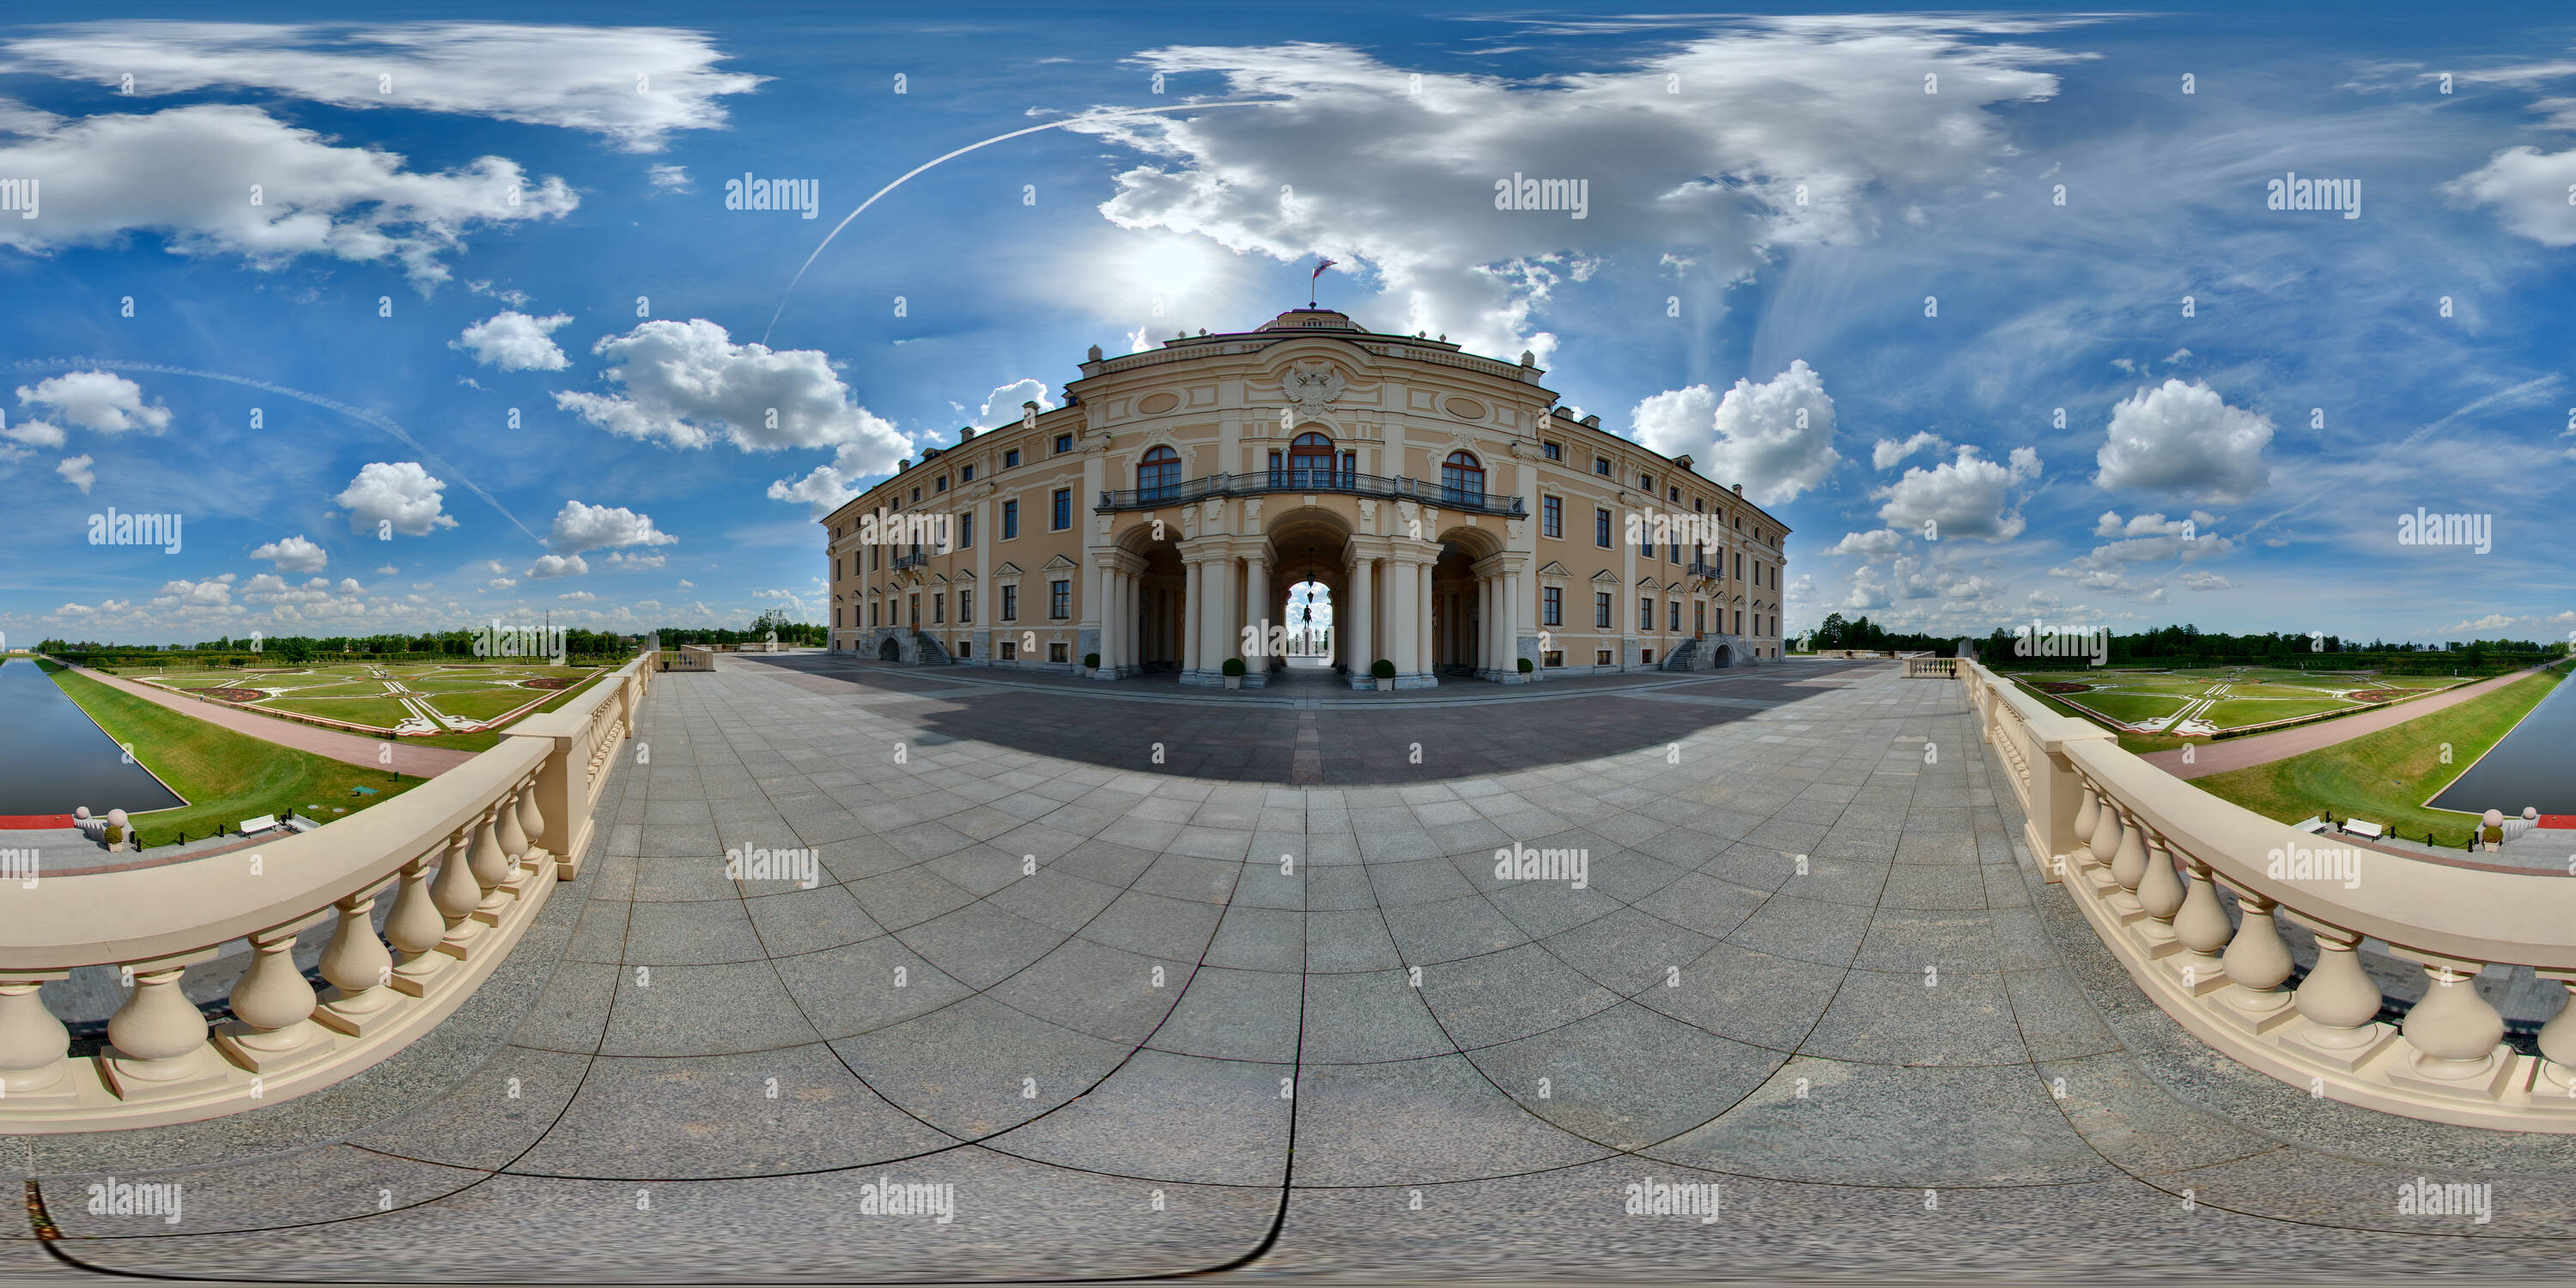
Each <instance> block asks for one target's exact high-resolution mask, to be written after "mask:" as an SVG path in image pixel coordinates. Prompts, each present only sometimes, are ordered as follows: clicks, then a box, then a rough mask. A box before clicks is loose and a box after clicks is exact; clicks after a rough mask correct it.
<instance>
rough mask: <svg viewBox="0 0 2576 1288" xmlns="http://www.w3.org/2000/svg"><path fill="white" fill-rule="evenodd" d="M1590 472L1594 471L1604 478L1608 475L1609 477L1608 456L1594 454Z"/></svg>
mask: <svg viewBox="0 0 2576 1288" xmlns="http://www.w3.org/2000/svg"><path fill="white" fill-rule="evenodd" d="M1592 472H1593V473H1595V474H1598V475H1600V476H1601V477H1603V478H1605V479H1606V478H1608V477H1610V458H1609V457H1607V456H1595V457H1593V458H1592Z"/></svg>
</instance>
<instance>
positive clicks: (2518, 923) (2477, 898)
mask: <svg viewBox="0 0 2576 1288" xmlns="http://www.w3.org/2000/svg"><path fill="white" fill-rule="evenodd" d="M1959 671H1960V675H1961V682H1962V683H1963V684H1964V685H1965V686H1966V688H1967V691H1968V695H1969V698H1970V701H1971V703H1972V704H1973V706H1974V708H1975V710H1976V713H1977V716H1978V718H1979V722H1980V724H1981V725H1982V726H1983V729H1984V736H1985V739H1986V741H1987V742H1988V743H1990V744H1992V745H1993V746H1994V747H1995V749H1996V753H1997V757H1998V759H2000V760H2001V761H2002V769H2003V771H2004V772H2003V773H2002V775H2001V776H2002V777H2003V778H2004V779H2005V780H2006V781H2007V782H2008V783H2009V784H2010V785H2011V787H2012V789H2013V792H2014V794H2015V795H2016V796H2017V797H2018V798H2019V800H2020V802H2021V804H2022V807H2023V809H2024V811H2025V812H2026V813H2027V814H2028V816H2029V824H2028V826H2027V830H2026V832H2025V840H2026V841H2027V843H2028V845H2029V848H2030V852H2031V854H2032V855H2033V856H2034V857H2035V858H2036V860H2037V862H2038V863H2039V864H2040V865H2041V867H2042V869H2043V874H2044V875H2045V876H2046V878H2047V879H2048V880H2049V881H2051V882H2055V883H2057V884H2058V885H2059V886H2060V887H2061V888H2063V889H2065V890H2066V891H2067V892H2068V894H2069V896H2070V897H2071V898H2073V899H2074V901H2075V904H2076V906H2077V907H2078V908H2080V909H2081V910H2082V911H2083V913H2084V915H2085V917H2086V918H2087V919H2088V920H2090V921H2091V922H2092V923H2093V928H2094V929H2095V931H2096V932H2098V933H2099V934H2100V935H2101V937H2102V942H2103V943H2104V944H2105V945H2106V946H2108V947H2109V948H2110V950H2111V952H2112V953H2113V955H2115V956H2116V957H2118V958H2119V960H2120V963H2121V964H2122V965H2123V966H2124V967H2126V968H2127V970H2128V971H2129V974H2130V977H2131V978H2132V979H2134V980H2135V981H2136V982H2137V985H2138V987H2139V988H2140V989H2142V990H2143V991H2145V992H2146V994H2147V995H2148V996H2149V997H2150V998H2152V999H2154V1001H2155V1002H2156V1004H2157V1005H2158V1006H2160V1007H2162V1008H2163V1010H2164V1011H2165V1013H2166V1014H2167V1015H2170V1016H2172V1017H2173V1018H2174V1019H2175V1020H2176V1021H2177V1022H2179V1023H2180V1024H2181V1025H2182V1026H2183V1027H2184V1028H2186V1029H2189V1030H2190V1031H2191V1032H2192V1033H2193V1035H2195V1036H2196V1037H2198V1038H2199V1039H2200V1040H2201V1041H2202V1042H2204V1043H2207V1044H2208V1045H2209V1046H2210V1047H2212V1048H2214V1049H2216V1050H2217V1051H2219V1052H2221V1053H2222V1054H2225V1055H2226V1056H2228V1057H2229V1058H2231V1059H2234V1060H2236V1061H2238V1062H2240V1063H2243V1064H2245V1065H2248V1066H2251V1067H2252V1068H2255V1069H2258V1070H2261V1071H2262V1072H2264V1073H2266V1074H2269V1075H2271V1076H2273V1077H2276V1078H2279V1079H2281V1080H2282V1081H2284V1082H2287V1083H2290V1084H2291V1085H2293V1086H2296V1087H2298V1088H2300V1089H2302V1090H2306V1091H2308V1092H2310V1093H2311V1094H2316V1095H2322V1096H2327V1097H2331V1098H2333V1099H2336V1100H2341V1101H2344V1102H2347V1103H2350V1104H2355V1105H2362V1106H2365V1107H2368V1108H2372V1109H2378V1110H2382V1111H2384V1112H2387V1113H2393V1114H2402V1115H2405V1116H2407V1117H2410V1118H2422V1119H2428V1120H2432V1121H2436V1122H2446V1123H2455V1124H2460V1125H2463V1126H2472V1127H2491V1128H2506V1129H2511V1130H2518V1131H2543V1132H2576V1008H2562V1009H2561V1010H2560V1011H2559V1012H2558V1014H2557V1015H2556V1016H2555V1017H2554V1018H2552V1019H2551V1020H2550V1021H2549V1022H2548V1023H2547V1024H2546V1025H2544V1026H2543V1027H2542V1028H2541V1030H2540V1034H2539V1044H2538V1045H2539V1049H2540V1054H2539V1055H2537V1056H2533V1055H2525V1054H2521V1053H2519V1052H2516V1051H2515V1050H2513V1049H2512V1048H2511V1047H2509V1046H2507V1045H2505V1043H2504V1042H2503V1038H2504V1033H2505V1025H2504V1018H2503V1016H2501V1015H2500V1014H2498V1013H2497V1011H2496V1009H2495V1008H2494V1007H2493V1006H2491V1005H2489V1004H2488V1003H2487V1002H2486V1000H2485V999H2484V998H2482V997H2480V996H2479V995H2478V992H2477V989H2476V987H2475V986H2474V984H2473V981H2474V980H2475V979H2476V978H2477V977H2478V976H2479V975H2481V974H2484V973H2486V972H2488V971H2491V970H2502V969H2504V968H2506V967H2509V966H2515V965H2523V966H2529V967H2531V968H2532V969H2533V970H2534V972H2535V973H2536V974H2537V975H2538V976H2539V977H2540V978H2542V979H2545V980H2551V981H2554V982H2556V983H2559V984H2561V985H2563V986H2566V987H2568V988H2570V989H2576V881H2571V880H2569V879H2568V878H2566V877H2563V876H2559V875H2557V874H2555V873H2524V872H2492V871H2480V870H2476V869H2470V868H2459V867H2450V866H2445V865H2440V864H2433V863H2425V862H2421V861H2418V860H2414V859H2410V858H2406V857H2403V856H2400V855H2396V854H2389V853H2383V852H2381V851H2377V850H2369V849H2363V848H2360V847H2357V846H2338V845H2336V844H2334V842H2333V838H2331V837H2326V836H2313V835H2310V834H2307V833H2304V832H2301V831H2299V830H2297V829H2295V828H2292V827H2290V826H2289V825H2287V824H2283V823H2276V822H2273V821H2272V820H2270V819H2267V818H2264V817H2262V816H2261V815H2259V814H2256V813H2254V812H2252V811H2250V810H2247V809H2244V808H2242V807H2239V806H2237V805H2234V804H2231V803H2229V802H2227V801H2224V800H2221V799H2219V798H2217V797H2215V796H2212V795H2210V794H2208V793H2206V792H2203V791H2201V790H2200V789H2198V788H2196V787H2193V786H2192V785H2191V784H2189V783H2187V782H2184V781H2182V780H2180V779H2177V778H2174V777H2172V776H2171V775H2169V774H2166V773H2164V772H2163V771H2162V770H2159V769H2157V768H2156V767H2155V766H2153V765H2150V764H2148V763H2147V762H2145V761H2143V760H2141V759H2139V758H2138V757H2136V756H2134V755H2131V754H2129V753H2128V752H2125V751H2122V750H2121V749H2120V746H2119V743H2118V740H2117V739H2116V738H2114V737H2113V736H2112V735H2111V734H2110V733H2109V732H2107V731H2105V730H2102V729H2100V728H2097V727H2095V726H2093V725H2091V724H2088V723H2086V722H2084V721H2082V720H2078V719H2074V718H2072V717H2067V716H2060V715H2057V714H2056V713H2054V712H2051V711H2050V710H2048V709H2047V708H2046V707H2045V706H2044V705H2042V704H2041V703H2039V702H2038V701H2036V700H2034V699H2033V698H2032V697H2031V696H2030V695H2028V694H2027V693H2024V692H2022V691H2021V690H2020V689H2018V688H2017V687H2015V686H2014V685H2013V684H2012V683H2011V682H2010V681H2007V680H2002V679H1999V678H1997V677H1996V676H1995V674H1994V673H1993V672H1991V671H1989V670H1987V669H1986V668H1985V667H1983V666H1980V665H1977V664H1976V663H1974V662H1965V663H1962V664H1961V665H1960V667H1959ZM2221 887H2224V888H2225V889H2227V890H2228V891H2231V892H2233V893H2234V895H2235V896H2236V904H2237V908H2238V913H2239V915H2238V916H2236V917H2234V918H2231V917H2230V916H2229V914H2228V911H2227V908H2226V905H2225V902H2224V901H2222V900H2221V899H2220V898H2219V890H2220V888H2221ZM2275 912H2278V913H2279V914H2281V916H2283V917H2286V918H2287V920H2288V921H2290V922H2291V923H2292V924H2293V925H2294V926H2295V927H2297V928H2299V929H2301V930H2304V931H2305V932H2307V933H2309V934H2312V935H2313V936H2314V937H2315V940H2316V947H2317V963H2316V965H2315V967H2314V968H2313V969H2311V970H2310V971H2309V972H2308V973H2307V975H2306V976H2305V977H2304V978H2303V979H2301V980H2300V981H2299V982H2298V984H2297V986H2296V987H2295V988H2285V987H2284V985H2285V984H2286V983H2288V981H2289V979H2290V976H2291V975H2292V973H2293V970H2294V967H2293V961H2292V957H2291V953H2290V948H2289V945H2288V943H2287V942H2286V941H2285V940H2284V939H2283V938H2282V935H2281V927H2280V924H2279V922H2278V921H2277V920H2276V919H2275V916H2274V914H2275ZM2365 939H2368V940H2375V941H2377V942H2378V943H2379V944H2384V945H2386V951H2387V952H2388V953H2389V954H2391V955H2393V956H2394V957H2396V958H2398V959H2400V960H2403V961H2407V962H2412V963H2415V964H2416V965H2417V966H2420V967H2421V968H2422V969H2423V971H2424V973H2425V976H2426V988H2425V992H2424V995H2423V998H2422V999H2421V1000H2420V1001H2417V1002H2416V1003H2414V1005H2413V1006H2411V1007H2410V1008H2408V1009H2407V1010H2406V1013H2405V1015H2404V1016H2403V1018H2402V1020H2401V1022H2400V1023H2397V1024H2395V1025H2391V1024H2388V1023H2385V1022H2382V1021H2381V1020H2380V1019H2379V1018H2378V1017H2379V1015H2380V1013H2381V1009H2382V1007H2383V1005H2384V1004H2385V999H2384V998H2383V997H2382V995H2381V993H2380V990H2379V987H2378V985H2377V984H2375V983H2373V982H2372V980H2371V978H2370V977H2369V975H2368V973H2367V972H2365V971H2364V970H2363V969H2362V966H2361V962H2360V958H2359V953H2358V951H2357V950H2358V949H2359V948H2360V947H2361V946H2362V943H2363V941H2364V940H2365Z"/></svg>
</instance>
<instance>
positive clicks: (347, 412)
mask: <svg viewBox="0 0 2576 1288" xmlns="http://www.w3.org/2000/svg"><path fill="white" fill-rule="evenodd" d="M90 367H104V368H107V369H110V370H115V371H150V372H155V373H158V374H160V375H165V376H196V377H199V378H201V379H205V380H221V381H224V382H226V383H228V384H236V385H245V386H248V387H250V388H252V389H264V390H267V391H268V392H270V393H273V394H283V395H285V396H286V397H288V398H294V399H299V400H301V401H304V402H309V403H311V404H313V405H314V406H316V407H320V408H323V409H325V410H327V411H336V412H338V413H340V414H341V415H343V416H346V417H348V418H349V419H351V420H355V421H360V422H363V423H365V424H368V425H372V426H374V427H376V428H377V429H380V430H383V431H384V432H385V433H386V434H388V435H391V436H392V437H393V438H395V439H396V440H398V441H400V442H401V443H402V445H403V446H405V447H408V448H410V449H411V450H413V451H415V452H418V453H420V455H422V456H423V457H426V458H427V459H428V460H429V463H430V464H432V465H435V466H437V467H438V468H439V471H440V472H441V473H442V474H452V475H455V476H456V481H457V482H459V483H462V484H464V485H465V490H466V491H469V492H472V493H473V494H474V495H476V496H479V497H481V498H483V500H484V503H485V504H487V505H489V506H491V507H492V508H493V509H495V510H499V511H500V512H501V517H502V518H504V519H508V520H509V521H510V523H511V525H512V526H514V527H516V528H517V529H518V530H519V531H521V532H527V533H528V540H530V541H534V542H536V543H537V544H538V545H540V546H543V545H545V544H546V539H545V538H543V537H540V536H538V535H537V534H536V533H534V532H528V525H526V524H524V523H521V522H519V516H517V515H515V514H512V513H510V511H509V510H508V509H507V508H505V507H504V506H503V505H502V504H501V503H500V502H499V501H496V500H493V499H492V494H491V493H489V492H486V491H484V490H483V489H482V488H481V487H479V486H477V485H476V484H475V482H474V480H472V479H469V478H467V477H465V472H464V471H462V470H460V469H457V468H456V467H455V466H453V465H450V464H448V463H447V462H446V461H444V460H441V459H440V458H439V455H438V453H436V452H433V451H431V450H429V449H428V448H426V447H423V446H421V445H420V440H418V439H416V438H413V437H412V436H411V431H410V430H407V429H404V428H403V427H402V426H401V425H399V424H397V423H395V421H394V419H393V417H391V416H387V415H385V414H384V413H383V412H380V411H369V410H368V409H366V408H364V407H352V406H350V405H349V404H347V403H344V402H339V401H336V400H334V399H330V398H325V397H323V396H322V395H320V394H308V393H306V392H304V391H303V390H301V389H289V388H287V387H286V386H284V385H276V384H270V383H269V382H268V381H265V380H253V379H251V378H250V377H248V376H228V375H225V374H224V373H222V372H220V371H199V370H197V369H195V368H193V367H173V366H168V365H165V364H163V363H158V362H129V361H127V360H126V359H123V358H30V359H28V360H26V361H24V362H21V363H19V364H18V368H19V370H21V371H71V370H75V369H82V368H90Z"/></svg>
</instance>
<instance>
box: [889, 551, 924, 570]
mask: <svg viewBox="0 0 2576 1288" xmlns="http://www.w3.org/2000/svg"><path fill="white" fill-rule="evenodd" d="M929 562H930V556H929V555H927V554H924V553H920V552H915V553H912V554H906V555H896V556H895V557H894V570H895V571H896V572H902V571H903V570H904V569H906V568H919V567H922V566H924V565H926V564H928V563H929Z"/></svg>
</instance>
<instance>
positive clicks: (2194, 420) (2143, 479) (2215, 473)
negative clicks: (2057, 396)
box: [2093, 380, 2272, 505]
mask: <svg viewBox="0 0 2576 1288" xmlns="http://www.w3.org/2000/svg"><path fill="white" fill-rule="evenodd" d="M2271 441H2272V418H2271V417H2269V416H2264V415H2259V414H2257V413H2254V412H2250V411H2246V410H2244V409H2242V408H2238V407H2230V406H2228V405H2227V402H2226V400H2225V399H2223V398H2221V397H2219V396H2218V391H2217V390H2214V389H2212V388H2210V387H2209V386H2208V385H2206V384H2204V383H2201V382H2199V381H2194V382H2192V383H2190V384H2188V385H2186V384H2184V383H2183V382H2182V381H2180V380H2167V381H2165V382H2164V383H2163V384H2161V385H2158V386H2157V387H2155V388H2153V389H2140V390H2139V391H2138V392H2137V393H2136V394H2134V395H2132V396H2130V397H2128V398H2124V399H2122V400H2121V401H2120V403H2119V405H2118V406H2115V407H2113V408H2112V409H2111V432H2110V437H2109V439H2108V440H2107V441H2105V442H2104V443H2103V444H2102V448H2101V450H2100V451H2099V452H2097V453H2095V455H2094V460H2095V462H2096V463H2097V464H2099V465H2100V466H2101V470H2100V472H2099V473H2097V474H2095V475H2094V476H2093V481H2094V483H2095V484H2097V485H2099V486H2101V487H2103V488H2106V489H2115V490H2116V489H2123V488H2135V489H2138V490H2141V491H2149V492H2167V493H2173V494H2175V495H2180V496H2186V497H2191V498H2193V499H2196V500H2207V501H2212V502H2216V503H2219V504H2222V505H2232V504H2235V503H2236V502H2239V501H2242V500H2244V499H2245V498H2247V497H2249V496H2252V495H2253V494H2254V493H2255V492H2256V491H2258V490H2260V489H2261V488H2262V487H2263V485H2264V484H2265V483H2267V482H2269V481H2270V480H2271V476H2272V474H2271V470H2270V469H2269V468H2268V467H2266V466H2265V465H2264V464H2263V449H2264V448H2265V447H2266V446H2268V445H2269V444H2270V443H2271Z"/></svg>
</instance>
